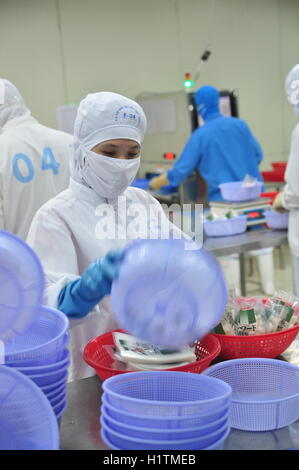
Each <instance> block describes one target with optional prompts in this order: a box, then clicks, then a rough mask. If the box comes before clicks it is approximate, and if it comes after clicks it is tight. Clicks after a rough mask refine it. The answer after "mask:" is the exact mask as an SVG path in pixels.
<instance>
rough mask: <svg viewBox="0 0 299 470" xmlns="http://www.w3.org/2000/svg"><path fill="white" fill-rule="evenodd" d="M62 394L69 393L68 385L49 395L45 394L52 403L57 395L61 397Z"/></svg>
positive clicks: (61, 386) (63, 385)
mask: <svg viewBox="0 0 299 470" xmlns="http://www.w3.org/2000/svg"><path fill="white" fill-rule="evenodd" d="M62 392H65V393H67V384H66V383H64V384H62V385H60V387H57V388H56V389H55V390H52V391H50V392H48V393H45V392H44V393H45V395H46V397H47V398H48V400H49V401H51V400H52V399H53V398H54V397H56V396H57V395H60V394H61V393H62Z"/></svg>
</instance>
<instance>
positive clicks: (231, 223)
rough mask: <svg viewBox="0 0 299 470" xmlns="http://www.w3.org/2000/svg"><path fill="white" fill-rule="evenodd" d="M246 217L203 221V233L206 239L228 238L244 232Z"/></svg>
mask: <svg viewBox="0 0 299 470" xmlns="http://www.w3.org/2000/svg"><path fill="white" fill-rule="evenodd" d="M246 229H247V216H246V215H239V216H237V217H233V218H232V219H224V220H205V221H204V231H205V234H206V235H207V237H228V236H230V235H238V234H240V233H244V232H246Z"/></svg>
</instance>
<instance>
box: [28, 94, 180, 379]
mask: <svg viewBox="0 0 299 470" xmlns="http://www.w3.org/2000/svg"><path fill="white" fill-rule="evenodd" d="M145 130H146V117H145V115H144V112H143V110H142V108H141V107H140V106H139V104H137V103H136V102H134V101H132V100H130V99H128V98H126V97H123V96H121V95H118V94H115V93H109V92H101V93H94V94H89V95H87V97H86V98H85V99H84V100H83V101H82V102H81V103H80V106H79V109H78V114H77V117H76V121H75V129H74V150H73V153H72V156H71V180H70V186H69V188H68V189H67V190H66V191H64V192H62V193H61V194H59V195H58V196H56V197H55V198H54V199H52V200H51V201H49V202H48V203H46V204H45V205H44V206H43V207H42V208H41V209H40V210H39V211H38V213H37V214H36V216H35V218H34V220H33V223H32V226H31V229H30V232H29V236H28V243H29V244H30V245H31V246H32V248H33V249H34V250H35V252H36V253H37V254H38V255H39V257H40V259H41V261H42V264H43V266H44V269H45V272H46V277H47V289H46V303H47V304H48V305H50V306H52V307H58V308H59V309H60V310H61V311H63V312H64V313H65V314H66V315H67V316H68V317H69V319H70V336H71V340H70V350H71V367H70V378H69V380H74V379H79V378H84V377H88V376H91V375H94V371H93V370H92V369H91V368H90V367H89V366H88V365H87V364H85V363H84V361H83V358H82V353H83V350H84V347H85V345H86V344H87V343H88V342H89V341H90V340H91V339H93V338H95V337H96V336H98V335H101V334H103V333H105V332H107V331H110V330H113V329H114V328H115V327H116V326H117V325H116V323H115V320H114V317H113V314H112V310H111V306H110V299H109V294H110V291H111V285H112V281H113V279H115V277H116V276H117V261H118V259H119V256H121V252H122V249H123V248H124V247H125V246H126V245H127V244H128V243H130V242H131V241H132V240H134V239H137V238H157V234H158V236H161V237H164V238H170V237H175V238H181V237H182V236H184V235H183V234H182V232H181V231H180V230H179V228H177V227H176V226H174V225H173V224H171V223H170V222H169V220H168V219H167V217H166V215H165V213H164V212H163V210H162V207H161V206H160V204H159V203H158V201H157V200H156V199H154V198H153V197H152V196H151V195H150V194H149V193H147V192H145V191H143V190H141V189H138V188H134V187H129V185H130V184H131V183H132V182H133V180H134V178H135V176H136V174H137V172H138V169H139V165H140V146H141V143H142V141H143V137H144V133H145ZM136 213H138V216H137V217H136ZM111 250H113V251H111Z"/></svg>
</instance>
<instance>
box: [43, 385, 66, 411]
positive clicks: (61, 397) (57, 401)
mask: <svg viewBox="0 0 299 470" xmlns="http://www.w3.org/2000/svg"><path fill="white" fill-rule="evenodd" d="M47 398H48V397H47ZM66 399H67V390H66V389H64V390H62V391H61V392H60V393H57V395H56V396H54V397H52V398H48V400H49V402H50V403H51V406H52V408H53V409H54V408H55V407H57V406H58V405H61V403H63V402H65V401H66Z"/></svg>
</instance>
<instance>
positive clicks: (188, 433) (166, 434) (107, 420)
mask: <svg viewBox="0 0 299 470" xmlns="http://www.w3.org/2000/svg"><path fill="white" fill-rule="evenodd" d="M100 422H101V424H102V426H106V425H107V426H108V427H109V428H110V429H112V430H113V431H115V432H118V433H120V434H124V435H125V436H128V437H137V438H140V437H141V438H142V439H149V440H159V439H161V440H162V441H165V440H167V441H168V440H169V441H171V440H182V439H192V438H195V437H200V436H205V435H207V434H210V433H213V432H214V431H217V430H218V429H220V428H222V427H223V426H224V424H227V425H228V424H229V411H227V412H226V414H225V415H224V417H223V418H220V419H218V420H217V421H214V422H211V423H209V424H206V425H205V426H201V427H194V428H186V429H159V428H147V427H146V426H142V427H141V426H140V427H136V426H130V425H128V424H124V423H119V422H118V421H117V420H115V419H112V418H111V417H110V416H109V414H108V413H107V412H106V411H105V407H102V416H101V419H100Z"/></svg>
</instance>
